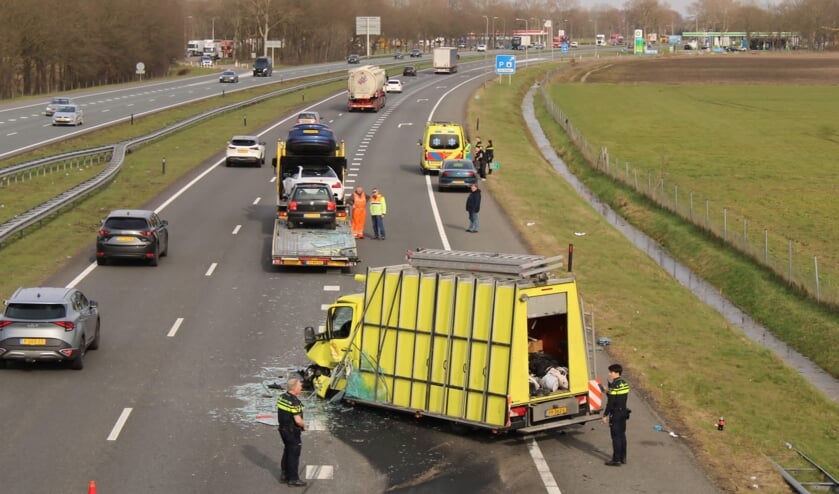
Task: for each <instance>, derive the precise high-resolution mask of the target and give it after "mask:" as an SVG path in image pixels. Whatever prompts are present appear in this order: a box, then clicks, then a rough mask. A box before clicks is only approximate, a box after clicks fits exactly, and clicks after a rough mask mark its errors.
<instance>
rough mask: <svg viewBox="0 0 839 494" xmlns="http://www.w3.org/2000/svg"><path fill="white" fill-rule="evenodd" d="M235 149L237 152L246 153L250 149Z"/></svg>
mask: <svg viewBox="0 0 839 494" xmlns="http://www.w3.org/2000/svg"><path fill="white" fill-rule="evenodd" d="M236 151H238V152H239V154H248V151H250V150H249V149H242V148H239V149H237V150H236Z"/></svg>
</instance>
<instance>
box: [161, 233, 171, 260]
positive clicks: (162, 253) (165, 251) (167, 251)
mask: <svg viewBox="0 0 839 494" xmlns="http://www.w3.org/2000/svg"><path fill="white" fill-rule="evenodd" d="M168 255H169V238H168V237H167V238H166V247H164V248H163V251H162V252H161V253H160V257H166V256H168Z"/></svg>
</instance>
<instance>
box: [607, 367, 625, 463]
mask: <svg viewBox="0 0 839 494" xmlns="http://www.w3.org/2000/svg"><path fill="white" fill-rule="evenodd" d="M621 374H623V367H621V365H620V364H612V365H610V366H609V379H611V381H610V382H609V389H608V390H607V391H606V396H607V400H608V401H607V402H606V410H605V411H604V412H603V418H602V419H601V420H602V421H603V423H604V424H609V432H610V433H611V435H612V459H611V460H609V461H607V462H606V464H607V465H609V466H610V467H619V466H621V465H624V464H626V421H627V419H629V412H630V410H629V409H628V408H626V402H627V399H628V398H629V383H628V382H626V380H624V378H623V377H621Z"/></svg>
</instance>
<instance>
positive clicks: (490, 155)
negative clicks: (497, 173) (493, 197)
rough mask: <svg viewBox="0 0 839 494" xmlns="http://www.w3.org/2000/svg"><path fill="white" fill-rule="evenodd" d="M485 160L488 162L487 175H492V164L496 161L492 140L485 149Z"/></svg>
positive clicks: (489, 140) (488, 140) (488, 141)
mask: <svg viewBox="0 0 839 494" xmlns="http://www.w3.org/2000/svg"><path fill="white" fill-rule="evenodd" d="M484 159H485V160H486V162H487V173H488V174H489V175H492V163H493V162H494V161H495V147H494V146H493V145H492V139H487V145H486V147H485V148H484Z"/></svg>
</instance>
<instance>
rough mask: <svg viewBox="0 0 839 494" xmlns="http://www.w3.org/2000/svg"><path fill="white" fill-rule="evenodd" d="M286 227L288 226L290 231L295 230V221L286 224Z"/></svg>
mask: <svg viewBox="0 0 839 494" xmlns="http://www.w3.org/2000/svg"><path fill="white" fill-rule="evenodd" d="M285 225H286V228H288V229H289V230H294V222H293V221H289V222H286V224H285Z"/></svg>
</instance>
